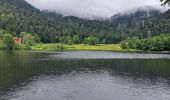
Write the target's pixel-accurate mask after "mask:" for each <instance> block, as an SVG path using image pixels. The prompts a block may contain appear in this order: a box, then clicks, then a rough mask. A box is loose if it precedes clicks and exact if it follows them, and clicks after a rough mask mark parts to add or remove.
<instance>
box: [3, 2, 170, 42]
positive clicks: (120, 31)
mask: <svg viewBox="0 0 170 100" xmlns="http://www.w3.org/2000/svg"><path fill="white" fill-rule="evenodd" d="M42 1H43V0H42ZM37 2H38V0H37ZM151 8H152V7H151ZM133 9H134V10H131V11H133V13H129V14H125V13H124V14H122V13H117V14H116V15H115V14H114V13H113V14H112V15H114V16H112V17H109V18H111V19H109V20H103V19H102V20H101V18H99V17H98V16H95V19H97V20H88V19H82V18H78V17H75V16H63V15H61V14H59V13H53V12H51V11H49V10H45V11H44V10H43V11H41V10H39V9H37V8H35V7H34V6H32V5H31V4H29V3H27V2H26V1H24V0H0V28H1V29H3V30H6V31H9V32H11V33H14V35H15V36H19V34H20V33H21V32H29V33H32V34H38V35H39V36H40V38H41V40H42V41H43V42H45V43H47V42H58V41H59V38H60V37H65V38H66V37H68V36H73V35H78V36H79V37H80V41H81V42H83V40H84V39H85V38H86V37H89V36H95V37H97V38H99V40H100V42H101V43H118V42H120V41H122V40H124V39H126V38H127V37H131V36H136V37H139V38H147V37H149V36H155V35H160V34H168V33H170V29H169V27H170V20H169V19H170V14H169V13H170V12H169V11H166V12H164V13H162V12H160V11H159V10H157V9H154V10H149V11H146V10H138V9H137V10H136V8H133ZM134 11H135V12H134Z"/></svg>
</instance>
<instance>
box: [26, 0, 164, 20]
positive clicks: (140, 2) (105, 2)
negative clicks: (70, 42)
mask: <svg viewBox="0 0 170 100" xmlns="http://www.w3.org/2000/svg"><path fill="white" fill-rule="evenodd" d="M26 1H27V2H29V3H30V4H32V5H33V6H35V7H36V8H38V9H40V10H49V11H55V12H56V13H59V14H62V15H64V16H70V15H71V16H76V17H80V18H92V17H102V18H107V17H110V16H112V15H114V14H116V13H118V12H121V11H125V10H128V9H132V8H136V7H140V6H146V5H147V6H149V5H151V6H154V7H157V8H159V9H165V8H163V7H161V6H160V5H161V3H160V0H26Z"/></svg>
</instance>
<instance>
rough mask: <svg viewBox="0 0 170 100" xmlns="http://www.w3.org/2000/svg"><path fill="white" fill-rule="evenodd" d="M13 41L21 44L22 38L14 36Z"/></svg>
mask: <svg viewBox="0 0 170 100" xmlns="http://www.w3.org/2000/svg"><path fill="white" fill-rule="evenodd" d="M14 41H15V43H16V44H21V43H22V39H21V38H19V37H14Z"/></svg>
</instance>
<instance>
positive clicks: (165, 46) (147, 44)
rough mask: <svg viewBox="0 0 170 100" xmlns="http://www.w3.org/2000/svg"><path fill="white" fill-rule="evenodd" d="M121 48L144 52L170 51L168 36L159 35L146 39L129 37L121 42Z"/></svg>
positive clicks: (169, 38)
mask: <svg viewBox="0 0 170 100" xmlns="http://www.w3.org/2000/svg"><path fill="white" fill-rule="evenodd" d="M121 47H122V48H124V49H138V50H144V51H170V35H168V34H167V35H160V36H155V37H150V38H146V39H139V38H137V37H131V38H127V39H126V40H124V41H122V42H121Z"/></svg>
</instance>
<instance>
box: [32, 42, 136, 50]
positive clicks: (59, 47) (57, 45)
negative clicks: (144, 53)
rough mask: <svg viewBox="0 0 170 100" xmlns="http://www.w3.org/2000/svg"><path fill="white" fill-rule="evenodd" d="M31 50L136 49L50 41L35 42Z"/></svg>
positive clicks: (118, 45) (114, 45)
mask: <svg viewBox="0 0 170 100" xmlns="http://www.w3.org/2000/svg"><path fill="white" fill-rule="evenodd" d="M31 50H35V51H46V50H47V51H58V50H59V51H60V50H90V51H137V50H135V49H122V48H121V46H120V44H98V45H88V44H73V45H68V44H61V43H51V44H36V45H34V46H32V49H31Z"/></svg>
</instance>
